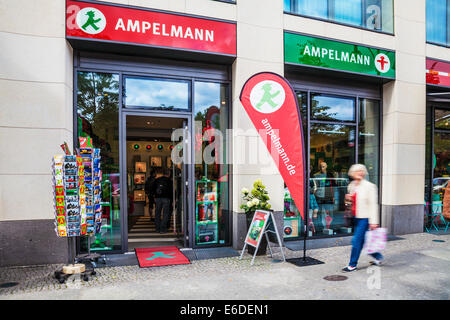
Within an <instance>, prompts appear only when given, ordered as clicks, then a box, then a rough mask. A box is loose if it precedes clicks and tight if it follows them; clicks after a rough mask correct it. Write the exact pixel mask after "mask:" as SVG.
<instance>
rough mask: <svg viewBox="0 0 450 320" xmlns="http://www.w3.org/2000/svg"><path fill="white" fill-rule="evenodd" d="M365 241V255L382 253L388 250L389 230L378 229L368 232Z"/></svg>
mask: <svg viewBox="0 0 450 320" xmlns="http://www.w3.org/2000/svg"><path fill="white" fill-rule="evenodd" d="M365 237H366V238H365V241H364V249H363V250H364V253H365V254H372V253H375V252H381V251H383V250H384V248H386V241H387V229H386V228H377V229H375V230H372V231H367V232H366V236H365Z"/></svg>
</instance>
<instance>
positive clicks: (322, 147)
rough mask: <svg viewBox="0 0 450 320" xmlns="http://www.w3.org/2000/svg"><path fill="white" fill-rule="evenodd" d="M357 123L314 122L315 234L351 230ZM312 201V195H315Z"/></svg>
mask: <svg viewBox="0 0 450 320" xmlns="http://www.w3.org/2000/svg"><path fill="white" fill-rule="evenodd" d="M355 131H356V128H355V127H354V126H346V125H332V124H319V123H314V124H311V130H310V165H311V173H310V184H311V188H312V192H311V195H310V197H311V198H313V197H314V198H315V200H316V206H315V207H314V208H313V209H314V212H313V215H312V222H313V224H314V234H315V235H336V234H349V233H351V231H352V230H351V228H350V227H349V226H347V225H346V221H345V218H344V209H345V207H344V196H345V194H346V193H347V186H348V183H349V179H348V175H347V172H348V169H349V168H350V166H351V165H352V164H354V163H355V137H356V135H355ZM311 201H312V199H311Z"/></svg>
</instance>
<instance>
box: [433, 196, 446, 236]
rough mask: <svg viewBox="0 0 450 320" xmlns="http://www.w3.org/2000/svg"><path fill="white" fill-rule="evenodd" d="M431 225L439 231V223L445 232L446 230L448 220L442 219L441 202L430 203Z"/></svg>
mask: <svg viewBox="0 0 450 320" xmlns="http://www.w3.org/2000/svg"><path fill="white" fill-rule="evenodd" d="M431 208H432V209H431V226H432V227H434V228H435V229H436V231H439V225H440V224H441V225H443V227H442V228H445V232H447V230H448V227H449V225H450V223H449V222H447V221H446V220H445V219H444V214H443V210H442V209H443V204H442V203H432V204H431Z"/></svg>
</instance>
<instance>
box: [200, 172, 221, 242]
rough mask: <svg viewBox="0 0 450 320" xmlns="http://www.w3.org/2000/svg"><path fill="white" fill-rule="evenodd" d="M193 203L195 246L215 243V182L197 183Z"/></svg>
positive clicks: (216, 231) (216, 227) (216, 226)
mask: <svg viewBox="0 0 450 320" xmlns="http://www.w3.org/2000/svg"><path fill="white" fill-rule="evenodd" d="M195 185H196V188H195V189H196V190H197V193H196V194H197V200H196V203H195V211H196V212H195V213H196V215H195V216H196V235H197V244H205V243H217V240H218V239H217V233H218V225H217V224H218V221H217V182H216V181H208V180H204V181H197V182H196V183H195Z"/></svg>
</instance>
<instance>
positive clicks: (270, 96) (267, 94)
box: [256, 83, 280, 109]
mask: <svg viewBox="0 0 450 320" xmlns="http://www.w3.org/2000/svg"><path fill="white" fill-rule="evenodd" d="M262 90H264V94H263V96H262V98H261V101H259V102H258V103H257V104H256V108H257V109H261V106H262V105H263V104H264V103H267V104H269V105H270V106H271V107H272V108H275V107H276V106H277V105H278V104H277V103H275V102H273V100H272V99H273V98H275V97H276V96H277V95H279V94H280V91H279V90H278V91H277V92H275V93H274V94H271V93H270V92H271V91H272V85H271V84H270V83H265V84H264V85H263V86H262Z"/></svg>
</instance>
